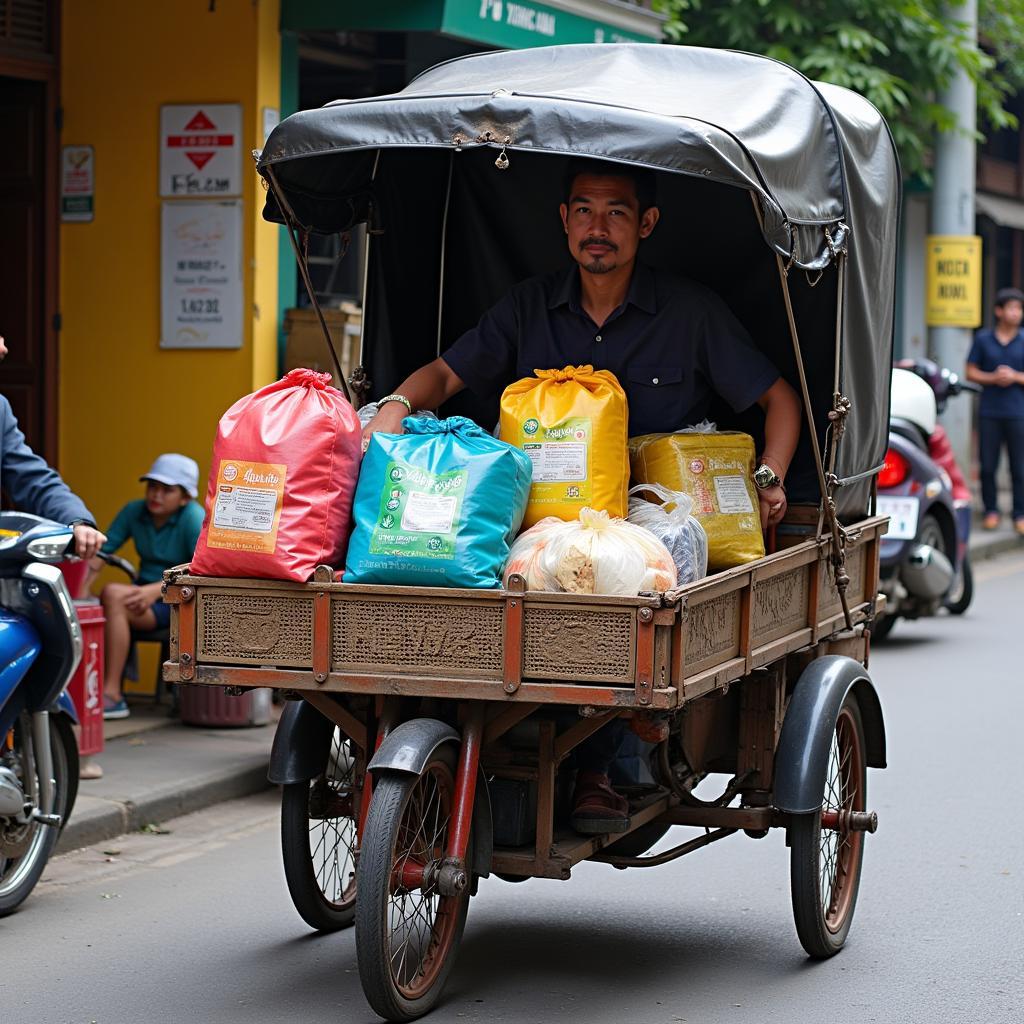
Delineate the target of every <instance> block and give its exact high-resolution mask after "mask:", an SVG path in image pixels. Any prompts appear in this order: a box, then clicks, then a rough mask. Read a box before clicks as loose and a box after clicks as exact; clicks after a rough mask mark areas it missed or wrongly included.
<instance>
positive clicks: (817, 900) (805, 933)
mask: <svg viewBox="0 0 1024 1024" xmlns="http://www.w3.org/2000/svg"><path fill="white" fill-rule="evenodd" d="M844 712H848V713H849V716H850V718H851V720H852V724H853V733H854V737H855V740H856V742H857V743H858V744H859V746H860V757H859V760H860V772H859V774H860V778H859V780H858V781H859V790H860V799H859V800H857V804H859V805H860V806H856V807H855V808H854V809H855V810H863V809H864V806H865V799H866V795H867V789H866V783H867V769H866V766H865V757H866V749H865V742H864V724H863V720H862V718H861V714H860V706H859V705H858V703H857V698H856V696H855V695H854V694H852V693H850V694H848V695H847V697H846V700H845V701H844V702H843V705H842V707H841V708H840V710H839V715H838V716H837V720H838V718H841V717H843V715H844ZM841 755H842V752H840V756H841ZM826 770H827V769H826ZM825 785H826V781H825V779H822V794H823V795H824V792H825ZM788 831H789V845H790V893H791V897H792V903H793V920H794V922H795V924H796V931H797V935H798V936H799V938H800V944H801V945H802V946H803V948H804V950H805V951H806V952H807V955H808V956H810V957H813V958H814V959H816V960H824V959H827V958H828V957H831V956H835V954H836V953H838V952H839V950H841V949H842V948H843V944H844V943H845V942H846V937H847V935H848V934H849V932H850V925H851V923H852V922H853V914H854V911H855V910H856V909H857V893H858V889H859V887H860V878H861V868H862V866H863V860H864V836H865V833H863V832H855V833H852V835H853V836H855V837H857V838H856V847H855V850H854V854H853V860H852V871H851V875H852V881H851V882H848V883H847V884H848V885H849V886H850V887H851V888H850V892H849V895H848V896H847V897H845V898H846V899H847V901H848V902H847V905H846V907H845V911H844V913H843V916H842V918H841V919H840V921H839V922H838V924H837V926H836V927H831V928H830V927H829V926H828V924H827V923H826V920H825V913H824V911H823V908H822V900H821V882H820V859H821V845H820V844H821V812H820V810H819V811H814V812H813V813H811V814H795V815H793V816H792V817H791V819H790V823H789V829H788Z"/></svg>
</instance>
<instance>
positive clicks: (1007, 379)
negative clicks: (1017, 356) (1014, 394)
mask: <svg viewBox="0 0 1024 1024" xmlns="http://www.w3.org/2000/svg"><path fill="white" fill-rule="evenodd" d="M996 383H997V384H998V385H999V386H1000V387H1001V388H1008V387H1010V385H1011V384H1016V383H1017V371H1016V370H1015V369H1014V368H1013V367H1012V366H1006V365H1005V364H1003V365H1002V366H997V367H996Z"/></svg>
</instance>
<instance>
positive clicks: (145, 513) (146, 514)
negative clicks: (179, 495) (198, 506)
mask: <svg viewBox="0 0 1024 1024" xmlns="http://www.w3.org/2000/svg"><path fill="white" fill-rule="evenodd" d="M187 507H188V506H187V505H182V506H181V508H179V509H177V510H176V511H174V512H172V513H171V514H170V515H169V516H168V517H167V518H166V519H165V520H164V522H163V526H157V525H156V521H155V520H154V519H153V515H152V513H151V512H150V511H149V509H148V508H146V503H145V501H143V503H142V518H143V519H145V520H146V522H148V523H149V525H150V526H152V527H153V529H154V530H162V529H163V528H164V526H174V524H175V523H177V521H178V520H179V519H180V518H181V514H182V512H184V511H185V509H186V508H187Z"/></svg>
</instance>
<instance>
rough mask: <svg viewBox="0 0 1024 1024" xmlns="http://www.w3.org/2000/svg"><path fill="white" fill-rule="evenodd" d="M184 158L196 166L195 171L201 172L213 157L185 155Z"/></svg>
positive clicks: (210, 155)
mask: <svg viewBox="0 0 1024 1024" xmlns="http://www.w3.org/2000/svg"><path fill="white" fill-rule="evenodd" d="M185 156H187V157H188V158H189V160H191V161H192V163H194V164H195V165H196V170H199V171H201V170H202V169H203V168H204V167H205V166H206V165H207V164H208V163H209V162H210V161H211V160H212V159H213V157H214V154H213V153H186V154H185Z"/></svg>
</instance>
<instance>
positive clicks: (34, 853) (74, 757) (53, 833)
mask: <svg viewBox="0 0 1024 1024" xmlns="http://www.w3.org/2000/svg"><path fill="white" fill-rule="evenodd" d="M22 722H25V723H28V716H27V715H26V716H23V717H22ZM69 740H70V746H69V745H68V743H69ZM50 749H51V750H52V751H53V777H54V779H55V780H56V787H55V793H54V807H53V808H52V813H54V814H59V815H61V817H62V818H63V819H64V821H66V820H67V817H66V814H67V813H69V808H70V806H71V804H73V802H74V797H73V796H71V791H72V779H73V780H74V787H73V788H74V790H75V792H77V790H78V747H77V746H76V744H75V738H74V735H73V734H72V732H71V727H70V726H69V725H68V724H67V723H66V722H65V721H64V720H63V719H61V718H51V719H50ZM72 768H74V774H73V775H72ZM69 796H71V800H70V801H69V799H68V798H69ZM35 827H36V829H37V830H39V829H41V830H42V831H43V838H42V841H41V842H39V843H38V844H35V842H34V841H33V845H32V846H30V847H29V849H28V851H27V852H26V853H25V854H24V856H23V857H20V858H18V861H17V862H16V866H15V868H14V869H13V870H19V871H20V870H21V865H20V861H22V860H24V859H25V857H31V858H32V861H31V863H30V867H29V870H28V872H27V873H26V874H25V876H24V878H22V880H21V881H20V882H19V883H18V884H17V885H16V886H14V888H12V889H11V890H10V891H8V892H3V891H2V889H3V886H4V883H3V881H2V880H0V917H6V916H7V915H8V914H12V913H14V911H15V910H17V909H18V907H20V906H21V904H22V903H24V902H25V900H26V899H28V896H29V894H30V893H31V892H32V890H33V889H34V888H35V887H36V883H37V882H38V881H39V879H40V878H41V877H42V874H43V871H44V870H45V868H46V864H47V862H48V861H49V859H50V856H51V855H52V853H53V848H54V847H55V846H56V845H57V840H58V839H59V838H60V833H61V829H60V828H53V827H52V826H49V825H38V824H37V825H36V826H35ZM61 828H63V822H62V824H61Z"/></svg>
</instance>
